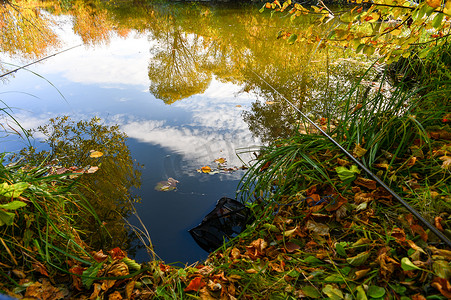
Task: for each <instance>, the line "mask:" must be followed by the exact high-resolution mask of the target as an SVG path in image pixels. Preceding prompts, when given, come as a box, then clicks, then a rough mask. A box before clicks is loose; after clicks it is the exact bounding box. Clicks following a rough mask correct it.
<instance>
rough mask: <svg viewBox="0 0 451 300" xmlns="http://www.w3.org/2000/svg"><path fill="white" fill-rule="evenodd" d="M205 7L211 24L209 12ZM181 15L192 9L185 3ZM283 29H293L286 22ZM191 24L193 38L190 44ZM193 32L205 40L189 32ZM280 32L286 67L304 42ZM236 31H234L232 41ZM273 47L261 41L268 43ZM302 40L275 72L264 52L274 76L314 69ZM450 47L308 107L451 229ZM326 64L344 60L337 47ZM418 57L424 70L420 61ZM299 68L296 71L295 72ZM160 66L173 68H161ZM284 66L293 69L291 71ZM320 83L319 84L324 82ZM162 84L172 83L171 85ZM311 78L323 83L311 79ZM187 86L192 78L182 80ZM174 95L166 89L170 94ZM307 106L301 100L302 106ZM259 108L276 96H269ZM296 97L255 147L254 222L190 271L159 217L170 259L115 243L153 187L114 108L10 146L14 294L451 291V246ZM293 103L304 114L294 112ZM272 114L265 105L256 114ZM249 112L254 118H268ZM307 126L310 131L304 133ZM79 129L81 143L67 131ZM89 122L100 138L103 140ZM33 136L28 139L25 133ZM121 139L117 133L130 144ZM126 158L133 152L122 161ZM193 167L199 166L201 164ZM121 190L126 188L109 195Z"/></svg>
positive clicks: (9, 249) (246, 194) (397, 294)
mask: <svg viewBox="0 0 451 300" xmlns="http://www.w3.org/2000/svg"><path fill="white" fill-rule="evenodd" d="M143 3H144V2H143ZM274 5H275V7H276V4H274ZM124 12H126V13H129V12H130V10H124ZM146 12H147V11H146ZM210 14H211V11H209V10H202V12H201V14H200V15H201V16H203V17H204V18H205V19H206V18H208V16H209V15H210ZM90 15H91V14H89V13H88V14H86V15H84V16H90ZM143 15H147V14H143ZM123 16H124V17H125V16H128V14H124V15H123ZM195 17H196V18H195V20H198V18H199V15H196V16H195ZM81 19H82V18H81ZM167 19H170V20H180V15H179V16H178V17H177V18H175V17H174V18H167ZM167 19H164V20H167ZM146 20H147V19H146ZM249 20H255V17H252V18H250V19H249ZM97 21H98V19H93V23H87V24H90V25H91V24H96V23H95V22H97ZM203 21H205V22H206V20H203ZM249 22H250V21H249ZM213 23H214V22H213ZM232 23H233V22H232ZM142 24H146V26H147V25H149V24H151V25H154V24H158V23H157V22H147V21H145V22H142ZM162 24H163V25H161V27H162V28H168V27H169V25H168V23H162ZM187 24H189V22H187ZM227 24H228V23H227ZM256 24H257V25H255V24H254V25H253V26H251V28H252V31H251V32H252V33H253V34H252V37H253V38H252V39H251V40H252V41H257V42H259V43H261V45H262V46H261V49H265V48H269V47H266V46H265V45H266V43H267V41H266V40H265V39H263V38H261V37H265V36H266V35H267V33H264V34H262V35H261V37H259V38H254V37H255V33H256V32H257V31H258V30H257V29H258V28H259V27H261V26H260V24H269V23H256ZM112 27H114V28H118V27H115V26H112ZM267 27H270V26H267ZM90 28H97V27H95V26H94V27H91V26H85V27H84V29H86V32H89V30H88V29H90ZM124 28H125V27H124ZM127 28H128V27H127ZM174 28H180V27H179V25H177V26H174ZM215 28H216V27H215ZM217 28H218V30H217V31H216V32H217V33H215V35H218V36H219V38H218V40H221V39H222V38H232V37H237V38H236V39H237V40H238V39H242V37H243V34H238V33H236V34H234V31H230V33H228V34H223V32H224V31H225V29H224V28H228V29H233V28H235V26H228V25H227V26H218V27H217ZM207 29H208V28H207V27H206V26H203V27H202V28H201V31H202V30H205V31H210V29H208V30H207ZM277 30H279V29H277ZM277 30H276V31H274V37H275V34H276V33H277ZM175 32H178V31H175ZM188 32H189V33H190V34H194V33H193V32H196V31H194V30H193V31H188ZM220 33H222V34H223V35H219V34H220ZM190 34H188V35H186V36H188V37H189V36H191V35H190ZM208 34H209V33H208ZM282 35H285V36H284V37H285V38H287V37H288V36H287V35H288V33H286V32H285V33H283V32H282ZM162 36H165V34H162ZM184 36H185V35H181V34H178V35H176V37H177V39H175V40H180V38H181V37H184ZM205 36H207V37H208V36H210V35H207V33H205ZM213 36H214V35H213ZM86 37H92V36H90V35H85V38H86ZM280 38H281V39H283V38H282V36H280ZM212 39H213V38H212ZM202 40H204V39H202ZM188 41H189V38H187V39H186V43H187V44H188ZM280 41H282V42H284V44H280V45H279V46H280V47H279V50H280V49H283V51H279V52H280V53H282V54H283V55H281V56H280V57H276V59H275V63H274V64H271V66H275V65H278V64H277V63H279V64H280V63H281V62H282V60H283V59H284V58H285V54H284V53H285V51H286V50H287V49H288V47H291V46H293V45H289V44H288V43H285V41H283V40H280ZM234 42H235V40H234V39H231V40H227V44H233V43H234ZM249 44H250V45H251V43H249ZM298 44H300V41H299V42H298ZM304 44H305V43H303V44H302V45H304ZM213 45H214V43H213ZM315 45H316V44H315ZM243 47H244V46H243ZM246 47H248V44H246ZM282 47H285V48H282ZM293 47H294V46H293ZM314 47H316V46H314ZM168 49H169V52H168V53H169V54H171V53H173V52H174V51H173V50H176V48H175V47H172V46H171V47H170V48H168ZM192 49H193V51H192V53H195V54H200V53H203V51H194V50H196V49H198V48H192ZM243 49H244V48H243ZM255 49H257V50H258V49H260V48H255ZM257 50H254V51H252V53H257V54H258V53H260V52H259V51H257ZM287 51H288V50H287ZM239 52H242V51H239ZM298 52H299V51H293V53H297V54H298V55H299V56H297V57H295V59H293V60H291V61H289V62H287V63H286V64H285V63H284V65H283V67H281V68H280V72H275V73H274V72H272V71H269V72H263V71H265V70H267V69H268V67H267V66H268V65H269V64H267V59H268V58H270V57H273V56H275V54H274V53H269V54H268V55H266V53H267V52H263V54H261V55H255V56H259V57H263V59H262V60H261V64H260V65H261V71H262V72H259V73H260V74H267V75H269V74H277V76H274V77H277V78H278V81H280V82H282V83H283V84H284V83H285V81H287V82H288V80H285V79H287V78H290V79H291V77H293V74H294V75H296V76H298V75H299V72H298V70H299V69H301V65H291V64H294V63H295V62H298V61H300V59H298V58H299V57H302V56H303V55H301V54H299V53H298ZM234 53H238V52H224V53H223V54H222V55H220V56H221V57H222V56H223V57H238V55H232V54H234ZM450 53H451V52H450V48H449V46H448V45H446V46H445V47H444V48H440V49H435V52H431V53H429V55H428V56H427V57H426V58H425V57H423V59H418V60H414V59H412V58H410V59H406V61H405V62H403V61H402V60H401V62H400V63H398V64H397V65H391V67H390V68H388V70H389V72H388V73H385V72H384V70H383V68H382V67H381V68H379V69H378V70H375V68H371V69H369V70H368V72H367V73H370V72H373V75H372V76H371V77H368V76H366V77H365V75H366V74H367V73H365V74H360V73H361V72H360V71H355V73H352V74H351V75H350V76H349V77H353V76H354V74H356V73H358V74H359V77H358V80H354V79H355V78H352V80H349V81H345V82H346V85H345V89H346V90H349V91H348V92H347V93H345V94H344V95H342V94H341V93H338V92H337V93H336V94H335V93H329V90H326V91H325V92H324V95H326V96H328V97H330V98H331V99H333V100H334V103H333V104H332V103H329V102H327V101H324V102H317V103H316V102H315V103H313V101H308V102H309V103H310V104H311V105H312V107H303V108H304V109H305V110H308V111H309V112H311V114H310V115H309V117H310V118H311V119H313V120H314V121H315V123H317V124H319V126H321V128H322V129H323V130H325V131H326V132H327V133H328V134H329V135H330V136H331V137H332V138H334V139H335V140H336V141H337V142H338V143H339V144H340V145H342V147H344V148H345V149H346V150H347V151H348V152H350V153H351V154H352V155H353V157H354V158H356V159H358V160H359V161H361V162H362V163H363V164H364V165H365V166H366V167H367V168H369V169H370V170H371V171H372V172H373V173H374V174H376V175H377V176H378V177H379V178H380V179H381V180H382V181H383V182H384V183H385V184H387V185H388V186H389V187H390V188H391V189H392V190H393V191H394V192H395V193H396V194H397V195H399V196H400V197H401V198H402V199H404V200H405V201H406V202H407V203H408V204H409V205H410V206H411V207H412V208H413V209H415V211H417V212H419V214H420V215H422V216H423V217H424V218H425V219H426V220H427V221H428V222H429V223H430V224H432V226H434V227H435V228H437V230H438V231H440V232H441V233H442V234H443V235H445V236H447V237H448V238H450V230H451V227H450V226H451V223H450V222H451V218H450V212H451V204H450V203H451V191H450V186H451V182H450V181H451V154H450V152H451V129H450V124H451V123H450V120H451V104H450V103H451V101H450V95H451V82H450V79H451V77H450V74H451V73H450V70H449V66H451V59H450V57H451V55H450ZM293 55H294V54H293ZM276 62H277V63H276ZM324 62H325V64H326V62H327V64H328V62H329V56H327V59H324ZM220 65H221V66H224V65H228V64H226V63H224V64H220ZM412 65H413V66H415V67H414V68H409V67H408V66H412ZM236 66H237V67H236V70H242V69H245V68H244V67H243V64H242V63H241V61H240V59H239V58H238V59H237V64H236ZM290 66H291V68H292V69H293V70H294V71H293V72H292V73H289V72H288V70H287V68H290ZM337 68H344V67H342V66H341V65H340V66H338V67H337ZM278 70H279V69H278ZM327 70H329V69H327ZM221 72H222V73H224V74H226V75H224V78H227V76H229V74H231V73H232V72H230V73H229V72H225V71H224V72H223V71H222V70H221ZM221 72H218V71H216V73H215V74H220V73H221ZM248 73H249V71H248V70H244V71H242V72H240V73H238V72H237V74H238V75H237V76H236V78H245V79H246V80H244V79H242V82H244V83H246V84H247V85H245V87H244V88H243V89H245V88H251V87H256V89H260V90H263V92H262V94H264V93H268V91H267V90H266V91H265V90H264V88H262V87H263V86H264V85H263V82H260V81H259V80H258V79H255V80H252V81H250V80H249V78H251V77H253V75H252V76H249V74H248ZM374 73H376V76H374ZM154 74H156V75H158V76H157V77H161V76H160V74H161V72H158V70H157V71H155V72H154ZM189 74H191V73H189ZM196 74H197V73H196ZM279 74H280V75H284V76H286V77H283V78H284V79H283V80H282V79H280V78H282V77H280V76H278V75H279ZM340 74H342V73H340ZM345 75H346V74H343V77H345ZM246 76H247V77H246ZM334 76H335V75H332V76H330V77H327V81H326V80H325V81H324V82H325V83H324V84H325V85H326V83H327V85H328V84H329V83H331V82H333V81H329V79H330V78H334ZM337 76H338V75H337ZM340 76H341V75H340ZM360 76H361V77H360ZM268 77H269V76H268ZM181 78H183V76H182V77H181ZM296 78H297V79H296V80H301V79H303V78H306V77H302V76H299V77H296ZM373 78H382V81H378V80H372V79H373ZM311 80H312V81H314V82H315V84H317V85H318V82H319V80H320V79H319V77H313V79H311ZM276 83H277V81H276ZM337 85H338V84H337ZM162 86H166V84H165V82H163V83H162ZM281 86H283V85H281ZM264 87H265V88H267V87H266V86H264ZM304 88H305V91H307V90H310V89H311V86H309V87H307V86H306V85H304ZM180 90H190V89H186V88H183V86H182V88H180ZM338 90H339V89H338V87H337V91H338ZM176 91H177V90H176ZM193 93H195V92H193ZM196 93H197V92H196ZM297 93H298V90H296V91H295V92H293V98H296V97H295V96H297V95H298V94H297ZM268 94H270V93H268ZM332 94H333V95H332ZM159 95H160V96H161V98H162V97H163V96H165V95H166V96H167V95H168V93H161V94H159ZM175 95H176V96H177V97H179V96H180V97H182V96H186V95H183V94H180V93H175ZM301 95H303V96H304V97H305V99H310V100H311V99H312V97H318V98H323V93H320V92H317V91H315V92H312V93H311V94H304V93H302V94H301ZM334 95H335V96H336V97H335V96H334ZM337 95H339V96H337ZM174 97H175V96H174ZM174 97H167V99H166V100H167V101H168V103H171V102H170V101H175V100H177V99H175V98H174ZM186 97H187V96H186ZM182 98H183V97H182ZM263 99H265V100H266V102H265V104H264V105H266V106H265V107H264V108H271V107H274V106H276V105H279V104H280V103H279V104H277V103H276V101H282V100H283V99H278V98H277V97H275V96H274V95H272V94H270V97H268V98H263ZM305 99H304V100H305ZM178 100H181V98H180V99H178ZM273 100H276V101H273ZM305 102H307V101H305ZM305 102H299V103H300V104H299V106H301V105H303V104H305ZM237 106H238V105H237ZM256 107H260V108H262V107H263V104H262V105H260V106H258V105H256ZM290 109H291V108H289V106H288V105H287V106H279V110H275V111H274V114H275V115H276V116H277V118H275V119H268V120H271V122H268V123H270V126H268V128H269V129H268V131H269V132H271V133H281V134H280V135H281V136H284V137H283V138H282V137H280V136H278V137H277V138H273V136H272V135H270V134H268V136H267V140H268V141H270V142H269V143H268V144H267V145H266V146H265V147H262V148H261V149H260V151H258V153H257V152H256V153H255V154H252V155H254V156H255V160H254V161H253V162H252V164H251V165H250V166H249V167H250V169H249V171H248V172H247V173H246V175H245V176H244V178H243V180H242V181H241V184H240V186H239V187H238V191H237V195H238V199H239V200H241V201H242V202H243V203H245V204H246V205H247V206H248V207H249V208H250V210H251V211H252V215H253V217H254V218H253V221H252V222H250V223H249V224H248V227H247V229H246V230H245V231H244V232H243V233H242V234H240V235H239V236H238V237H237V238H235V239H234V240H233V241H231V242H230V243H228V244H226V245H224V246H222V247H221V248H220V249H218V250H216V251H215V252H213V253H212V254H211V255H210V256H209V258H208V259H206V260H205V261H199V262H197V263H195V264H193V265H190V266H185V267H180V266H176V265H173V264H170V263H168V262H165V261H162V260H160V259H158V258H157V256H156V255H155V253H154V252H153V247H152V243H151V241H150V237H149V232H150V233H151V232H152V228H148V231H149V232H146V230H145V227H144V228H143V232H142V233H147V236H146V235H145V234H144V235H142V236H144V237H148V241H143V245H144V244H146V243H147V244H146V245H147V250H148V252H149V253H150V254H151V256H152V257H153V258H154V259H153V260H151V261H148V262H145V263H142V264H138V263H137V262H136V261H135V260H133V256H132V254H131V253H130V254H127V251H126V248H127V245H126V243H125V242H124V243H123V246H122V245H121V247H120V248H119V247H116V245H115V246H112V245H113V244H116V243H117V237H120V238H121V240H124V241H126V240H127V239H126V237H127V233H128V232H129V228H128V227H126V226H125V225H123V224H124V223H125V222H124V221H123V215H119V214H114V216H111V214H110V213H109V212H110V211H117V210H120V209H116V207H117V205H118V201H117V199H120V201H119V203H120V205H123V207H126V206H127V205H128V204H129V202H128V200H129V199H130V198H131V197H130V195H129V192H130V189H131V187H133V186H136V185H137V184H136V182H137V176H136V174H135V170H134V168H133V160H132V157H131V154H130V152H129V150H128V148H127V147H126V146H125V143H124V140H125V138H126V136H125V134H124V133H122V132H120V130H119V129H118V127H117V126H111V127H110V126H103V125H100V124H99V122H98V121H99V120H98V119H92V120H91V122H85V121H80V122H78V121H77V122H73V121H70V120H69V119H68V118H67V117H58V118H55V119H52V121H51V124H52V126H50V125H49V126H47V127H44V128H43V129H42V130H43V131H44V132H47V133H48V136H47V137H48V140H47V141H48V143H49V144H50V145H52V146H53V147H54V148H53V149H52V151H48V152H43V153H41V154H40V155H39V154H37V153H33V152H31V153H30V152H22V154H21V156H19V157H17V160H13V161H15V162H14V163H10V161H9V159H10V157H7V156H6V155H7V154H3V156H2V157H3V160H2V164H1V169H0V177H1V183H2V185H1V186H0V187H1V191H0V194H1V198H0V229H1V230H2V231H1V233H0V248H1V249H2V250H1V251H0V258H1V259H0V276H1V280H0V292H1V293H3V294H8V295H11V296H13V297H15V298H34V299H36V298H37V299H63V298H72V299H88V298H89V299H298V298H313V299H321V298H331V299H403V300H404V299H448V298H451V288H450V282H449V280H450V277H451V267H450V262H451V251H450V249H449V247H447V246H446V245H445V243H444V242H443V241H442V240H440V239H439V238H437V236H435V235H434V234H433V233H432V232H431V231H430V230H429V229H428V228H427V226H425V224H424V223H422V222H421V221H420V220H418V219H417V218H416V217H415V216H414V215H413V214H412V213H410V212H408V211H407V210H406V209H405V207H403V206H402V205H401V204H400V203H399V201H398V200H397V199H396V198H395V197H394V196H393V195H392V194H390V193H388V192H387V191H386V190H385V189H384V188H383V187H382V186H380V184H378V183H377V182H376V181H375V180H374V178H371V176H368V174H366V173H365V171H364V170H363V169H362V168H361V167H359V166H358V165H356V164H355V163H354V162H353V161H352V160H351V159H350V158H349V157H347V156H346V155H345V154H344V153H343V152H342V151H341V150H340V149H338V148H337V147H336V146H335V145H333V144H332V143H331V142H330V141H329V140H328V139H327V138H326V137H325V136H324V135H322V134H321V133H320V132H318V130H317V129H315V127H313V126H312V125H311V124H309V123H308V121H307V120H306V119H303V118H302V117H301V116H299V114H298V113H297V112H296V111H294V110H293V111H290ZM4 111H5V112H8V111H9V110H8V109H5V110H4ZM221 112H223V111H221ZM256 112H258V111H257V110H256ZM216 113H217V112H216ZM285 113H287V114H286V115H285ZM282 114H283V115H284V116H287V115H289V116H290V118H291V119H288V118H287V119H284V118H280V116H281V115H282ZM262 115H263V114H262ZM262 115H259V114H257V113H256V114H255V118H254V120H256V119H258V117H259V116H262ZM248 117H249V119H252V115H251V116H249V115H248ZM279 119H281V120H282V121H281V122H280V124H282V125H284V124H283V123H285V120H293V119H294V120H293V122H292V123H290V124H289V125H290V126H286V128H284V130H280V128H277V126H273V125H274V123H276V122H278V120H279ZM274 120H275V121H274ZM277 124H279V123H277ZM17 125H18V127H17V128H20V124H17ZM257 125H258V124H257ZM256 127H258V126H256ZM80 128H83V130H81V129H80ZM292 128H295V130H294V132H293V131H290V130H291V129H292ZM54 129H56V130H54ZM265 129H266V128H265ZM256 131H257V130H256ZM68 132H69V133H70V136H71V137H72V140H70V142H68V141H67V140H66V139H65V138H64V137H65V135H64V133H68ZM287 132H290V134H287ZM52 133H53V134H52ZM86 133H93V134H92V135H91V136H89V138H87V135H86ZM94 133H95V134H94ZM20 134H22V135H23V136H24V137H27V136H28V133H27V132H26V131H25V130H24V131H23V132H21V133H20ZM107 144H111V145H114V146H115V148H114V151H113V149H111V148H107V147H106V145H107ZM119 159H120V160H121V161H123V162H125V163H123V164H122V165H118V164H117V163H116V162H117V161H118V160H119ZM74 162H77V163H76V164H75V163H74ZM192 171H193V173H195V169H193V170H192ZM119 175H121V176H119ZM202 175H205V176H210V175H208V174H202ZM95 176H102V177H103V178H104V179H105V178H106V180H105V185H108V186H99V181H97V180H96V177H95ZM178 179H179V178H178ZM152 188H153V186H152ZM111 191H114V193H115V194H114V197H110V198H108V197H106V196H107V195H110V194H111ZM111 199H112V200H114V201H112V200H111ZM107 200H109V201H107ZM106 205H108V206H110V207H109V210H108V214H105V216H102V217H99V215H98V214H99V213H98V212H99V208H102V207H104V206H106ZM127 207H128V206H127ZM127 207H126V208H127ZM122 211H126V212H128V211H129V210H127V209H123V210H122ZM107 217H108V219H107ZM105 220H108V222H107V221H105ZM121 222H122V223H121ZM118 224H119V225H118ZM121 224H122V225H121ZM113 230H114V233H115V234H114V235H112V234H111V233H112V232H113ZM98 237H99V238H98ZM149 242H150V244H149ZM178 251H180V252H182V251H185V249H178Z"/></svg>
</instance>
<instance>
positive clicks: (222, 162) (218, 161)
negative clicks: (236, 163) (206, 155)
mask: <svg viewBox="0 0 451 300" xmlns="http://www.w3.org/2000/svg"><path fill="white" fill-rule="evenodd" d="M215 162H216V163H218V164H225V163H226V159H225V158H224V157H220V158H217V159H215Z"/></svg>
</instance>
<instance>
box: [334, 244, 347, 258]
mask: <svg viewBox="0 0 451 300" xmlns="http://www.w3.org/2000/svg"><path fill="white" fill-rule="evenodd" d="M335 250H337V253H338V255H340V256H343V257H347V256H348V255H347V254H346V250H345V247H343V245H342V244H340V243H337V244H335Z"/></svg>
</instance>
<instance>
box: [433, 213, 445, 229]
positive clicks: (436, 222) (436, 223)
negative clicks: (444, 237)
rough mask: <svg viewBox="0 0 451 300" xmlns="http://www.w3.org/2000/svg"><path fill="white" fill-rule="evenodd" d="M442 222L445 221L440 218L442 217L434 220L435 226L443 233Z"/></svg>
mask: <svg viewBox="0 0 451 300" xmlns="http://www.w3.org/2000/svg"><path fill="white" fill-rule="evenodd" d="M442 221H443V218H442V217H440V216H438V217H435V218H434V225H435V227H437V229H438V230H440V231H443V226H442V223H441V222H442Z"/></svg>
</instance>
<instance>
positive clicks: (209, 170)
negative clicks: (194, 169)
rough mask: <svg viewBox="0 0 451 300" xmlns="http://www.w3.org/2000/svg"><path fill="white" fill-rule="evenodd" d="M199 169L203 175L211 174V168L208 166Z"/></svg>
mask: <svg viewBox="0 0 451 300" xmlns="http://www.w3.org/2000/svg"><path fill="white" fill-rule="evenodd" d="M200 169H201V171H202V172H203V173H210V172H211V168H210V167H209V166H205V167H202V168H200Z"/></svg>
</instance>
